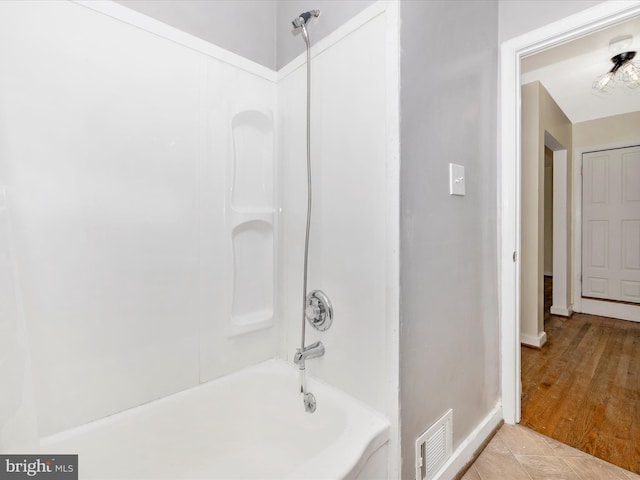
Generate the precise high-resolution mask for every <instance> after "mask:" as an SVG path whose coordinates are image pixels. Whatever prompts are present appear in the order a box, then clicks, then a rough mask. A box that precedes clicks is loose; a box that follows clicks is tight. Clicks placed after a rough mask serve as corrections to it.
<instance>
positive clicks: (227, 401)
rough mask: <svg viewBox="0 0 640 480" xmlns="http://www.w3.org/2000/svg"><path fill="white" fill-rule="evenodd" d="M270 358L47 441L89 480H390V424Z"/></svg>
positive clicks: (46, 449) (47, 447)
mask: <svg viewBox="0 0 640 480" xmlns="http://www.w3.org/2000/svg"><path fill="white" fill-rule="evenodd" d="M307 386H308V390H310V391H311V392H313V394H314V395H315V397H316V400H317V405H318V407H317V410H316V412H315V413H306V412H305V411H304V406H303V403H302V399H301V397H300V395H299V393H298V391H299V386H298V373H297V370H296V369H294V368H292V367H291V366H290V365H288V364H287V363H286V362H283V361H280V360H269V361H267V362H264V363H262V364H259V365H256V366H253V367H250V368H247V369H245V370H242V371H240V372H238V373H235V374H233V375H229V376H226V377H223V378H220V379H217V380H214V381H211V382H208V383H205V384H202V385H200V386H198V387H195V388H192V389H189V390H186V391H183V392H180V393H177V394H175V395H171V396H169V397H165V398H163V399H160V400H157V401H154V402H151V403H149V404H146V405H142V406H139V407H136V408H133V409H131V410H127V411H125V412H122V413H118V414H116V415H112V416H110V417H107V418H103V419H100V420H97V421H95V422H92V423H89V424H86V425H83V426H81V427H78V428H74V429H71V430H68V431H65V432H62V433H58V434H55V435H52V436H49V437H45V438H43V439H42V440H41V442H40V443H41V451H42V453H43V454H49V453H59V454H61V453H74V454H75V453H77V454H78V461H79V478H81V479H83V480H84V479H97V478H100V479H136V480H138V479H173V480H177V479H241V478H242V479H270V478H272V479H276V478H277V479H287V478H288V479H294V478H295V479H343V478H355V479H358V478H359V479H363V480H364V479H366V480H370V479H378V478H380V479H382V478H387V473H386V472H387V470H386V468H387V467H386V460H387V458H386V455H387V453H386V450H387V447H386V444H387V442H388V439H389V423H388V421H387V419H386V418H385V417H383V416H382V415H381V414H379V413H378V412H376V411H374V410H373V409H371V408H369V407H368V406H366V405H364V404H363V403H361V402H359V401H357V400H355V399H353V398H352V397H349V396H348V395H346V394H345V393H343V392H341V391H339V390H336V389H334V388H332V387H329V386H328V385H325V384H323V383H321V382H318V381H316V380H314V379H313V378H310V377H309V376H308V377H307Z"/></svg>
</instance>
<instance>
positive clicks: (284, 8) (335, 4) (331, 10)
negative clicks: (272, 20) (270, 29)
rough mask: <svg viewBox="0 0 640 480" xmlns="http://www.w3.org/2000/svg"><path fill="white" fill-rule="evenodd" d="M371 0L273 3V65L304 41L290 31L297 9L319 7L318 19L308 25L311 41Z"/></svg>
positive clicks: (301, 48)
mask: <svg viewBox="0 0 640 480" xmlns="http://www.w3.org/2000/svg"><path fill="white" fill-rule="evenodd" d="M372 3H374V0H287V1H279V2H277V6H276V12H277V13H276V45H277V46H276V52H277V53H276V67H277V68H276V69H280V68H282V67H284V66H285V65H286V64H287V63H289V62H290V61H291V60H293V59H294V58H295V57H296V56H298V55H299V54H301V53H302V52H304V49H305V43H304V40H303V39H302V38H301V37H300V35H299V34H294V33H293V29H292V27H291V21H292V20H293V19H294V18H295V17H297V16H298V15H299V14H300V13H302V12H306V11H309V10H320V19H318V20H317V21H314V22H313V25H312V26H310V28H309V36H310V37H311V42H312V44H315V43H317V42H318V40H320V39H322V38H324V37H326V36H327V35H328V34H330V33H331V32H333V31H334V30H335V29H336V28H338V27H339V26H340V25H342V24H343V23H345V22H346V21H348V20H349V19H351V18H353V17H354V16H355V15H357V14H358V13H359V12H361V11H362V10H364V9H365V8H366V7H368V6H369V5H371V4H372Z"/></svg>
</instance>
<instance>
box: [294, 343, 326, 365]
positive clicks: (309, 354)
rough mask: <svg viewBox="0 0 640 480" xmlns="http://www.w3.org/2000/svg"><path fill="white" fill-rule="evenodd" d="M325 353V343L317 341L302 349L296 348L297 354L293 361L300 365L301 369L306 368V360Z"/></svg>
mask: <svg viewBox="0 0 640 480" xmlns="http://www.w3.org/2000/svg"><path fill="white" fill-rule="evenodd" d="M323 355H324V345H323V344H322V342H315V343H312V344H311V345H307V346H306V347H304V348H302V349H300V348H298V349H296V354H295V355H294V357H293V363H295V364H296V365H299V366H300V370H304V367H305V361H306V360H307V359H308V358H317V357H321V356H323Z"/></svg>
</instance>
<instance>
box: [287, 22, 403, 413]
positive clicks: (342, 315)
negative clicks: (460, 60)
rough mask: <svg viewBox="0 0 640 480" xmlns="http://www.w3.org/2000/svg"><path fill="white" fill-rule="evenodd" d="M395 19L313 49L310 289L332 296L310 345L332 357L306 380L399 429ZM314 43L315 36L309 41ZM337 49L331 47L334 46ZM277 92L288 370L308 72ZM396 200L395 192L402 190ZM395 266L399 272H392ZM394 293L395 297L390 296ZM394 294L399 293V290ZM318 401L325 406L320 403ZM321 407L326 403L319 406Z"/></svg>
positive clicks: (293, 338) (299, 253)
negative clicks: (392, 77) (330, 313)
mask: <svg viewBox="0 0 640 480" xmlns="http://www.w3.org/2000/svg"><path fill="white" fill-rule="evenodd" d="M388 21H389V18H388V12H384V11H383V12H382V13H379V14H378V15H376V16H375V17H374V18H371V19H368V21H365V22H363V23H362V24H360V25H359V26H357V27H356V28H355V29H353V31H351V32H350V33H348V34H344V35H341V36H340V38H339V39H338V41H336V40H335V39H333V40H332V43H330V44H328V43H327V42H325V41H323V42H321V43H319V44H317V45H316V46H314V48H313V49H312V53H314V52H315V53H314V54H313V58H312V75H311V91H312V96H311V109H312V115H311V134H312V141H311V151H312V172H313V195H314V196H313V214H312V220H311V237H310V247H309V248H310V254H309V283H308V285H309V291H311V290H314V289H321V290H322V291H324V292H325V293H326V294H327V295H328V297H329V298H330V300H331V302H332V304H333V308H334V321H333V324H332V326H331V328H330V329H329V330H327V331H326V332H318V331H316V330H314V329H313V328H311V327H310V326H307V330H306V331H307V340H306V343H307V344H310V343H312V342H314V341H317V340H321V341H322V342H323V343H324V345H325V347H326V353H325V355H324V356H323V357H321V358H314V359H312V360H309V361H308V362H307V372H308V373H309V374H311V375H315V376H318V377H320V378H322V379H323V380H325V381H326V382H328V383H331V384H333V385H336V386H338V387H339V388H341V389H343V390H344V391H346V392H348V393H350V394H351V395H353V396H355V397H356V398H359V399H360V400H362V401H364V402H366V403H368V404H369V405H371V406H373V407H374V408H376V409H377V410H379V411H381V412H384V413H386V414H387V415H389V418H390V419H392V421H393V418H394V416H395V415H396V412H397V404H393V400H391V399H390V396H391V395H392V392H393V391H394V387H392V385H394V383H393V375H394V365H397V363H396V357H395V356H394V354H393V352H394V341H397V337H394V335H393V334H392V328H393V326H394V325H397V321H398V317H397V311H396V312H395V315H394V312H393V308H392V307H391V309H389V308H388V307H389V306H390V305H391V306H392V305H393V304H394V300H393V298H394V297H393V278H394V272H393V269H391V270H390V268H389V263H388V262H387V260H388V258H389V255H392V252H393V245H394V238H395V237H394V234H393V226H392V225H393V218H394V206H393V205H394V204H393V198H394V197H393V192H392V181H393V178H394V173H393V172H394V171H397V168H398V167H397V163H396V162H397V158H394V157H392V156H390V155H389V145H390V144H391V143H392V138H393V127H392V125H393V121H392V119H393V118H394V117H393V115H392V113H390V112H389V111H388V105H389V104H388V102H389V101H390V100H389V99H390V98H393V92H392V91H391V89H392V88H393V83H392V82H389V81H388V76H387V75H388V71H389V68H390V66H389V63H388V62H389V61H391V60H390V57H389V56H388V52H387V50H386V45H387V44H388V43H389V42H392V39H390V37H389V35H390V30H389V29H388V25H387V22H388ZM310 33H311V36H312V37H313V35H312V34H313V32H312V31H311V32H310ZM329 40H331V39H329ZM282 73H283V78H281V80H280V82H279V84H278V88H279V90H278V102H279V103H278V109H279V118H280V123H279V140H280V143H279V145H280V151H279V153H280V158H281V161H282V168H281V185H282V186H281V189H280V192H281V195H282V198H281V205H282V210H283V218H282V222H281V234H282V236H281V244H280V247H281V265H282V277H281V287H282V289H281V291H282V296H283V300H282V303H281V305H282V307H281V309H280V315H281V316H283V320H284V322H285V324H286V328H287V339H286V345H285V346H284V349H285V352H283V355H286V356H287V357H288V358H289V360H291V359H292V356H293V353H294V352H295V349H296V348H298V347H299V342H300V328H301V312H302V304H301V297H302V268H303V258H304V238H305V215H306V205H307V202H306V200H307V197H306V194H307V183H306V150H305V148H306V147H305V115H306V96H305V87H306V82H305V78H306V77H305V75H306V72H305V67H304V66H303V65H302V66H297V67H296V66H295V64H294V65H293V66H292V65H289V66H288V67H285V68H284V69H283V72H282ZM396 195H397V192H396ZM396 265H397V264H396ZM390 285H391V287H390ZM395 285H397V283H395ZM320 401H321V400H320ZM319 404H320V403H319Z"/></svg>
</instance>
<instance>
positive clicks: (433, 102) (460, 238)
mask: <svg viewBox="0 0 640 480" xmlns="http://www.w3.org/2000/svg"><path fill="white" fill-rule="evenodd" d="M401 25H402V30H401V47H402V63H401V82H402V89H401V152H402V162H401V237H400V238H401V299H400V304H401V324H400V395H401V396H400V408H401V425H402V478H406V479H409V478H414V476H415V458H414V453H413V452H414V447H415V439H416V438H417V436H418V435H419V434H421V433H422V432H423V431H425V430H426V429H427V428H428V427H429V426H430V425H431V424H432V423H433V422H435V421H436V420H437V419H438V418H439V417H440V416H442V415H443V414H444V413H446V411H447V410H448V409H449V408H452V409H453V448H454V449H456V448H458V447H459V446H460V445H461V442H462V441H463V440H465V439H466V438H467V437H468V436H469V435H470V434H471V433H472V431H473V430H474V429H475V428H476V427H478V425H479V424H481V422H483V420H484V419H485V418H486V417H487V416H488V415H489V414H490V412H491V411H492V409H493V408H494V407H495V405H496V404H497V402H498V401H499V395H500V393H499V371H498V370H499V365H498V292H497V285H496V278H497V271H496V268H497V267H496V265H497V260H496V255H497V240H496V228H497V225H496V205H497V199H496V142H495V139H496V118H497V114H496V108H497V107H496V106H497V99H496V93H497V92H496V85H497V78H496V75H497V71H498V50H497V48H498V36H497V31H498V4H497V2H487V1H483V2H480V1H469V2H448V1H437V2H436V1H430V2H402V3H401ZM452 52H455V55H452ZM450 162H451V163H457V164H460V165H463V166H464V167H465V184H466V196H464V197H458V196H451V195H449V184H448V182H449V163H450Z"/></svg>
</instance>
